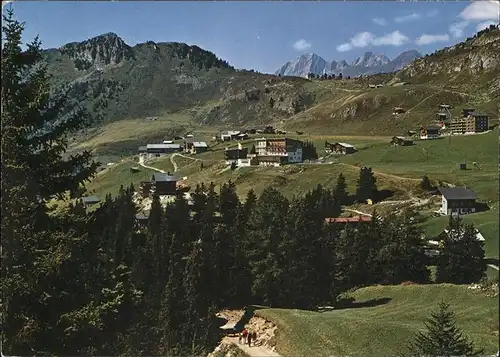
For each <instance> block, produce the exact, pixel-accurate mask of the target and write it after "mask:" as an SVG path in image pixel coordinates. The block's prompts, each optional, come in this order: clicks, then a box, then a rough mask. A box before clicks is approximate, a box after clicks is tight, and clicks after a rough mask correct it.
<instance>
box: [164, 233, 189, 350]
mask: <svg viewBox="0 0 500 357" xmlns="http://www.w3.org/2000/svg"><path fill="white" fill-rule="evenodd" d="M169 255H170V264H169V272H170V274H169V278H168V282H167V284H166V285H165V288H164V290H163V298H162V303H161V308H160V313H159V323H160V326H161V329H162V339H161V347H160V354H162V355H167V354H170V353H175V352H177V351H176V349H178V348H179V347H180V346H183V345H186V344H187V341H186V340H185V339H183V337H185V336H186V334H187V333H186V329H187V328H188V326H186V325H185V324H184V321H183V320H184V311H185V306H184V301H185V290H184V285H183V281H182V276H183V273H184V264H183V244H182V242H181V241H180V239H179V238H178V237H177V236H175V235H174V236H173V237H172V244H171V245H170V252H169Z"/></svg>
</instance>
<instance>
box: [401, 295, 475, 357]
mask: <svg viewBox="0 0 500 357" xmlns="http://www.w3.org/2000/svg"><path fill="white" fill-rule="evenodd" d="M425 329H426V331H425V332H418V333H417V334H416V336H415V338H414V340H413V341H411V342H410V343H409V345H408V355H409V356H429V357H451V356H467V357H472V356H479V355H481V354H482V353H483V352H484V350H477V349H475V347H474V343H473V342H471V341H470V340H469V339H468V338H467V337H466V336H465V335H464V334H463V332H462V330H461V329H460V328H458V327H457V326H456V322H455V314H454V313H453V312H452V311H450V305H449V304H447V303H445V302H441V303H440V304H439V306H438V308H437V309H436V311H433V312H432V313H431V317H430V318H429V319H428V320H427V322H426V323H425Z"/></svg>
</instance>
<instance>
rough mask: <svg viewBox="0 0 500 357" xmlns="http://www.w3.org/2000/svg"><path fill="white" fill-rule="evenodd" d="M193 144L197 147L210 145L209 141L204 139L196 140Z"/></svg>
mask: <svg viewBox="0 0 500 357" xmlns="http://www.w3.org/2000/svg"><path fill="white" fill-rule="evenodd" d="M193 146H194V147H195V148H206V147H208V145H207V143H206V142H204V141H195V142H193Z"/></svg>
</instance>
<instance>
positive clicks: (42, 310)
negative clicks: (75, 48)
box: [1, 9, 97, 355]
mask: <svg viewBox="0 0 500 357" xmlns="http://www.w3.org/2000/svg"><path fill="white" fill-rule="evenodd" d="M2 25H3V26H2V35H3V36H2V37H3V41H2V56H1V61H2V92H1V125H2V134H1V136H2V139H1V150H2V158H1V161H2V170H1V178H2V185H1V186H2V187H1V190H2V195H1V196H2V218H1V219H2V223H1V233H2V242H1V246H2V249H1V252H2V283H1V284H2V295H3V298H2V306H8V307H9V308H8V309H7V310H4V312H3V313H2V318H3V321H2V348H3V351H2V352H4V353H6V354H9V355H11V354H12V355H28V354H39V353H40V354H41V353H45V352H46V351H50V352H51V353H54V354H75V353H74V352H75V351H77V350H81V349H82V348H83V344H84V343H89V342H88V341H87V342H83V341H84V339H80V340H78V341H79V342H81V344H78V345H72V350H69V349H68V348H69V347H63V346H68V344H67V343H66V342H67V340H65V337H64V333H63V331H62V330H61V325H58V324H57V321H58V319H59V318H61V316H62V315H63V314H65V313H67V312H68V311H71V310H72V309H75V308H76V307H77V306H81V305H82V300H85V299H86V298H87V297H88V291H86V290H85V289H84V286H85V284H87V282H85V281H82V280H80V281H78V279H77V278H75V277H72V279H71V281H64V280H60V279H59V278H58V277H57V276H58V275H59V273H60V270H61V269H67V268H68V270H72V269H73V268H74V267H75V266H78V265H80V264H81V261H80V260H78V259H76V258H72V257H71V256H70V254H66V252H72V251H78V249H79V246H80V244H82V245H87V244H88V241H87V240H88V236H78V237H77V235H78V232H75V231H73V232H71V233H70V232H69V231H70V229H69V228H68V225H67V224H65V225H61V224H59V223H60V220H59V218H58V219H53V218H52V217H51V216H49V215H48V214H47V211H48V208H47V206H46V201H47V200H48V199H50V198H51V197H53V196H54V195H61V196H62V195H63V194H64V193H66V192H67V191H77V190H78V188H79V187H80V185H81V183H82V182H84V181H85V180H87V179H88V178H90V177H91V176H92V174H93V173H94V172H95V169H96V168H97V165H96V164H95V163H92V162H91V154H90V153H88V152H83V153H81V154H76V155H74V156H69V157H67V158H65V157H64V156H65V155H64V154H65V151H66V147H67V134H68V133H72V132H75V131H77V130H79V129H81V128H83V127H84V126H85V125H86V124H88V122H89V120H88V119H89V117H88V115H87V114H86V112H85V111H84V110H83V109H80V108H78V107H77V106H76V105H74V103H71V102H70V98H69V96H67V91H65V90H62V89H56V88H54V87H52V88H51V87H50V77H49V75H48V72H47V69H46V66H45V65H44V63H43V61H42V50H41V44H40V41H39V40H38V39H35V40H34V41H33V42H32V43H30V44H28V45H27V49H26V51H23V49H22V47H21V46H22V42H21V41H22V35H23V31H24V24H22V23H19V22H18V21H17V20H16V19H15V18H14V13H13V11H12V9H7V10H6V14H5V15H4V16H3V23H2ZM75 228H76V227H75ZM77 230H78V229H77ZM70 234H71V235H70ZM70 237H71V238H70ZM90 246H92V247H95V245H89V246H88V247H90ZM89 249H90V248H89ZM92 253H94V254H95V255H96V254H97V252H95V251H94V252H92ZM49 258H50V259H49ZM84 271H85V274H82V275H81V277H82V279H87V278H88V277H89V274H88V273H89V272H88V269H86V270H84ZM34 282H36V283H34ZM53 282H56V283H54V284H56V285H53V286H56V287H57V289H58V290H59V291H58V292H57V293H54V294H53V295H51V296H50V297H48V295H45V290H50V289H48V288H47V287H48V285H46V284H52V283H53ZM45 288H47V289H45ZM68 293H71V294H72V295H78V294H80V300H79V301H74V302H73V303H74V304H72V303H69V302H67V301H66V302H65V303H63V301H64V299H63V298H62V296H63V295H64V294H68ZM47 306H50V310H49V311H50V312H51V313H50V314H49V315H48V316H47V313H46V311H47Z"/></svg>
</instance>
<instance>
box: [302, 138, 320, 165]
mask: <svg viewBox="0 0 500 357" xmlns="http://www.w3.org/2000/svg"><path fill="white" fill-rule="evenodd" d="M317 159H318V153H317V152H316V146H314V144H313V143H312V142H311V141H308V140H306V141H304V143H303V144H302V160H304V161H306V160H317Z"/></svg>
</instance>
